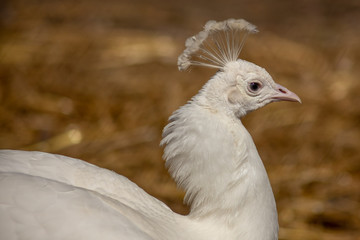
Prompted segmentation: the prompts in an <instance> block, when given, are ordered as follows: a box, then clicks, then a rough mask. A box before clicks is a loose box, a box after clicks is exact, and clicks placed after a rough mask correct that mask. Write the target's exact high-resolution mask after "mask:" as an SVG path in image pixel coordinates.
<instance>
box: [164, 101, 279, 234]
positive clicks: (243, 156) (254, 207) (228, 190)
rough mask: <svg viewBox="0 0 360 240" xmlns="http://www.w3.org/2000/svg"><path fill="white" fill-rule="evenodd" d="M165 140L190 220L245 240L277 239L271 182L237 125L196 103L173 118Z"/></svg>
mask: <svg viewBox="0 0 360 240" xmlns="http://www.w3.org/2000/svg"><path fill="white" fill-rule="evenodd" d="M163 137H164V138H163V140H162V144H166V147H165V153H164V158H165V160H166V166H167V167H168V169H169V172H170V174H171V175H172V177H173V178H174V180H175V181H176V182H177V184H178V186H179V187H180V188H183V189H184V190H185V191H186V194H185V199H184V201H185V202H186V203H187V204H189V205H190V207H191V211H190V214H189V218H191V219H193V220H195V221H204V222H216V223H217V224H220V225H221V226H223V227H225V228H226V229H228V230H229V229H231V231H233V233H234V234H235V235H234V236H239V237H245V238H244V239H277V228H278V227H277V226H278V225H277V213H276V206H275V201H274V196H273V193H272V190H271V186H270V183H269V179H268V176H267V173H266V171H265V168H264V166H263V163H262V161H261V159H260V157H259V155H258V153H257V150H256V147H255V145H254V143H253V140H252V138H251V136H250V134H249V133H248V132H247V130H246V129H245V127H244V126H243V125H242V123H241V121H240V120H239V119H237V118H235V117H233V118H231V117H229V116H225V117H224V114H220V113H218V112H217V111H214V110H212V109H211V107H209V106H208V107H207V106H204V105H203V104H201V101H197V99H196V98H194V99H193V101H191V102H190V103H188V104H186V105H185V106H183V107H182V108H180V109H179V110H178V111H176V112H175V113H174V114H173V115H172V116H171V118H170V123H169V124H168V125H167V126H166V127H165V129H164V132H163ZM246 236H248V238H246ZM250 236H251V238H250ZM264 236H266V237H264ZM253 237H255V238H253ZM256 237H258V238H256Z"/></svg>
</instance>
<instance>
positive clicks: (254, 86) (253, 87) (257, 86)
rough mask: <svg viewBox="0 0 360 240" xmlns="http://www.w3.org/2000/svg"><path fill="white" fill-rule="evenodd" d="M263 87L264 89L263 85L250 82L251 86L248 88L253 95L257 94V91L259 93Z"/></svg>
mask: <svg viewBox="0 0 360 240" xmlns="http://www.w3.org/2000/svg"><path fill="white" fill-rule="evenodd" d="M261 87H262V86H261V83H259V82H250V83H249V86H248V88H249V90H250V91H251V92H253V93H256V92H257V91H259V90H260V88H261Z"/></svg>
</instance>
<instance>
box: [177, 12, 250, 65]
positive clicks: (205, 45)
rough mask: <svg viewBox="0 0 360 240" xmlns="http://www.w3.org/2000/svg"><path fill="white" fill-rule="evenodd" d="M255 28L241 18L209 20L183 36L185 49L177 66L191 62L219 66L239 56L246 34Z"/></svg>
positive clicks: (192, 63)
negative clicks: (191, 33) (200, 28)
mask: <svg viewBox="0 0 360 240" xmlns="http://www.w3.org/2000/svg"><path fill="white" fill-rule="evenodd" d="M256 32H257V29H256V26H254V25H252V24H251V23H249V22H247V21H245V20H243V19H237V20H236V19H228V20H225V21H222V22H216V21H213V20H211V21H208V22H207V23H206V24H205V26H204V30H203V31H201V32H199V33H198V34H197V35H195V36H192V37H190V38H188V39H187V40H186V42H185V47H186V49H185V50H184V52H183V53H182V54H181V55H180V56H179V58H178V67H179V70H180V71H183V70H186V69H188V68H189V67H190V66H191V65H195V66H196V65H197V66H205V67H211V68H218V69H222V68H223V67H224V66H225V65H226V64H227V63H229V62H233V61H236V60H237V59H238V57H239V55H240V52H241V49H242V47H243V45H244V42H245V39H246V36H247V35H248V34H249V33H256Z"/></svg>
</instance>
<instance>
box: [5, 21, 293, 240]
mask: <svg viewBox="0 0 360 240" xmlns="http://www.w3.org/2000/svg"><path fill="white" fill-rule="evenodd" d="M251 32H256V28H255V27H254V26H253V25H251V24H249V23H247V22H246V21H244V20H232V19H230V20H227V21H223V22H215V21H210V22H208V23H207V24H206V26H205V28H204V31H202V32H200V33H199V34H198V35H196V36H194V37H192V38H190V39H188V40H187V41H186V49H185V51H184V53H183V54H182V55H181V56H180V57H179V62H178V65H179V69H180V70H184V69H187V68H188V67H189V66H191V65H202V66H208V67H214V68H218V69H219V70H220V71H218V73H217V74H216V75H215V76H214V77H213V78H212V79H210V80H209V81H208V82H207V83H206V84H205V85H204V87H203V88H202V90H201V91H200V92H199V93H198V94H197V95H196V96H194V97H193V98H192V100H191V101H190V102H189V103H187V104H186V105H185V106H183V107H181V108H180V109H179V110H177V111H176V112H175V113H174V114H173V115H172V116H171V117H170V120H169V121H170V123H169V124H168V125H167V126H166V127H165V129H164V132H163V140H162V142H161V144H162V145H164V146H165V153H164V158H165V160H166V166H167V167H168V169H169V172H170V174H171V175H172V177H173V178H174V180H175V181H176V182H177V184H178V186H179V187H181V188H183V189H184V190H185V191H186V195H185V201H186V203H188V204H189V205H190V207H191V211H190V214H189V215H188V216H182V215H179V214H176V213H174V212H172V211H171V210H170V209H169V208H168V207H167V206H166V205H165V204H163V203H162V202H160V201H159V200H157V199H155V198H153V197H152V196H150V195H148V194H147V193H146V192H144V191H143V190H142V189H140V188H139V187H138V186H137V185H136V184H134V183H132V182H131V181H129V180H128V179H127V178H125V177H123V176H120V175H118V174H116V173H114V172H112V171H109V170H106V169H101V168H99V167H96V166H94V165H91V164H89V163H86V162H83V161H81V160H77V159H73V158H69V157H64V156H60V155H54V154H48V153H41V152H25V151H13V150H2V151H0V190H1V194H0V237H1V239H9V240H10V239H244V240H259V239H262V240H274V239H277V234H278V223H277V212H276V204H275V200H274V196H273V193H272V190H271V186H270V183H269V179H268V177H267V174H266V171H265V168H264V166H263V163H262V161H261V159H260V157H259V155H258V152H257V150H256V147H255V145H254V143H253V141H252V138H251V136H250V135H249V133H248V132H247V130H246V129H245V128H244V126H243V125H242V123H241V120H240V118H241V117H243V116H245V115H246V114H247V113H248V112H250V111H253V110H256V109H257V108H259V107H262V106H264V105H266V104H268V103H270V102H274V101H281V100H287V101H299V102H300V99H299V98H298V97H297V96H296V94H294V93H292V92H290V91H289V90H287V89H286V88H284V87H282V86H280V85H278V84H276V83H275V82H274V81H273V80H272V78H271V76H270V75H269V74H268V73H267V72H266V71H265V69H263V68H261V67H258V66H256V65H255V64H253V63H250V62H247V61H244V60H240V59H237V58H238V55H239V54H240V51H241V48H242V45H243V43H244V39H245V37H244V36H243V35H245V36H246V35H247V33H251Z"/></svg>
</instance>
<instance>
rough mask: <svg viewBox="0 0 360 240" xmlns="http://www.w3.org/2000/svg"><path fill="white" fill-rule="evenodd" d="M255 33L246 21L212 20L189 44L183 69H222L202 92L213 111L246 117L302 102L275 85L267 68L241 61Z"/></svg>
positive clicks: (179, 63)
mask: <svg viewBox="0 0 360 240" xmlns="http://www.w3.org/2000/svg"><path fill="white" fill-rule="evenodd" d="M255 32H257V30H256V27H255V26H254V25H252V24H250V23H248V22H246V21H245V20H243V19H240V20H234V19H229V20H226V21H222V22H215V21H209V22H208V23H206V25H205V27H204V30H203V31H201V32H200V33H198V34H197V35H195V36H193V37H190V38H189V39H188V40H187V41H186V43H185V45H186V49H185V50H184V52H183V53H182V54H181V55H180V56H179V59H178V66H179V69H180V70H186V69H188V68H189V67H190V66H191V65H199V66H205V67H211V68H217V69H219V71H218V72H217V74H216V75H215V76H214V77H213V78H212V79H211V80H210V81H209V82H208V83H207V84H206V85H205V86H204V88H203V89H202V91H201V96H202V97H203V98H204V101H203V103H204V104H206V102H207V104H208V105H209V106H208V107H211V108H213V110H215V111H225V112H227V113H230V114H235V116H236V117H242V116H244V115H246V114H247V113H248V112H251V111H254V110H256V109H258V108H260V107H263V106H265V105H266V104H268V103H271V102H275V101H295V102H301V100H300V98H299V97H298V96H297V95H296V94H295V93H293V92H291V91H290V90H288V89H287V88H285V87H283V86H281V85H280V84H277V83H275V82H274V80H273V79H272V77H271V76H270V74H269V73H268V72H267V71H266V70H265V69H264V68H262V67H259V66H257V65H256V64H253V63H251V62H248V61H245V60H242V59H238V57H239V54H240V52H241V49H242V47H243V44H244V42H245V39H246V36H247V35H248V34H249V33H255Z"/></svg>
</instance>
